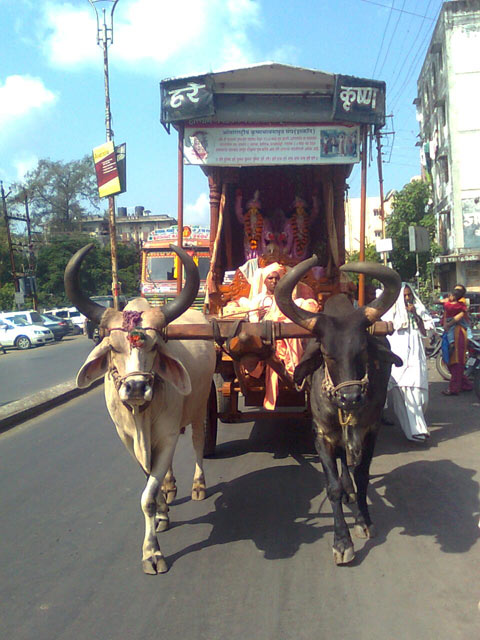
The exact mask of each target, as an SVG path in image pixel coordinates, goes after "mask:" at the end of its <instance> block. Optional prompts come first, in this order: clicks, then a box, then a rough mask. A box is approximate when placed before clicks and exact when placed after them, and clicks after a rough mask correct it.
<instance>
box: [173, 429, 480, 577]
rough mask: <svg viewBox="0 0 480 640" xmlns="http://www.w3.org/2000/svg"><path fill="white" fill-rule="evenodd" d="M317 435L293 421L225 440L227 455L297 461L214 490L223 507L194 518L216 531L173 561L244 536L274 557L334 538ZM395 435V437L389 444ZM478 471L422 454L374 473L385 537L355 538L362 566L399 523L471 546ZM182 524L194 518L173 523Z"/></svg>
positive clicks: (454, 546)
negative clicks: (260, 453)
mask: <svg viewBox="0 0 480 640" xmlns="http://www.w3.org/2000/svg"><path fill="white" fill-rule="evenodd" d="M279 427H280V428H279ZM309 434H310V430H309V429H308V426H305V430H299V431H297V432H296V431H294V430H293V429H291V428H288V425H278V424H276V425H274V426H267V427H266V426H265V424H264V423H261V424H260V423H259V424H258V425H256V427H254V429H253V430H252V432H251V434H250V438H248V439H245V440H236V441H233V442H228V443H225V444H223V445H221V447H220V452H221V454H220V456H221V457H223V458H228V457H235V456H241V455H242V454H244V453H246V452H247V451H249V452H252V451H263V452H265V451H266V452H271V453H272V454H273V457H274V458H286V457H288V456H291V457H293V458H294V459H295V461H296V463H297V464H291V465H290V464H286V465H283V466H278V467H274V468H271V467H270V468H268V469H262V470H259V471H254V472H251V473H248V474H246V475H244V476H242V477H240V478H237V479H234V480H232V481H230V482H228V483H220V484H217V485H215V486H213V487H211V488H209V490H208V494H209V495H210V496H212V495H215V494H217V493H218V494H219V496H218V497H217V498H216V499H215V503H214V507H215V509H214V510H213V511H211V512H210V513H208V514H206V515H205V516H202V517H200V518H197V519H193V520H190V521H188V524H208V525H210V526H211V527H212V530H211V533H210V535H209V537H208V538H207V539H205V540H203V541H201V542H198V543H196V544H193V545H191V546H189V547H187V548H185V549H183V550H182V551H180V552H178V553H177V554H175V555H173V556H172V557H170V558H169V563H171V564H173V563H174V562H175V561H176V560H177V559H179V558H181V557H182V556H184V555H187V554H189V553H193V552H196V551H199V550H201V549H205V548H208V547H212V546H215V545H222V544H227V543H230V542H235V541H239V540H251V541H252V542H253V543H254V544H255V546H256V547H257V549H259V550H260V551H262V552H263V554H264V557H265V558H266V559H269V560H276V559H281V558H290V557H292V556H294V555H295V554H296V552H297V551H298V550H299V548H300V547H301V545H303V544H313V543H314V542H317V541H318V540H319V539H320V538H322V537H324V535H325V534H328V538H329V542H330V543H331V542H333V516H332V512H331V507H330V504H329V503H328V500H327V498H326V494H325V491H324V489H325V482H324V476H323V473H322V471H321V468H320V465H319V463H318V459H317V457H316V456H314V455H312V449H311V441H309ZM300 436H301V437H300ZM389 439H390V438H389V437H388V436H387V438H386V441H387V443H386V447H387V448H388V447H389V444H388V440H389ZM406 444H407V445H408V444H409V443H408V442H407V443H406ZM312 463H314V464H312ZM373 468H374V467H373ZM475 473H476V471H475V470H474V469H466V468H463V467H461V466H459V465H458V464H456V463H454V462H452V461H451V460H437V461H427V460H417V461H414V462H409V463H408V464H404V465H401V466H399V467H397V468H396V469H394V470H392V471H390V472H389V473H387V474H385V475H373V476H372V480H371V483H370V487H369V492H368V495H369V499H370V503H371V515H372V519H373V521H374V522H375V525H376V529H377V537H376V538H374V539H372V540H367V541H365V543H364V542H363V541H358V540H357V541H355V540H354V544H355V546H356V557H355V560H354V562H353V565H359V564H361V563H362V562H363V560H364V559H365V558H366V557H367V556H368V554H369V553H370V551H371V550H372V549H374V548H375V547H376V546H378V545H382V544H383V543H384V542H385V541H386V540H387V538H388V536H389V534H390V533H391V532H392V531H393V530H394V529H400V534H401V535H406V536H412V537H417V536H427V537H432V538H434V539H435V543H436V544H437V545H439V547H440V549H441V551H442V552H444V553H465V552H467V551H468V550H469V549H470V548H471V547H472V545H473V544H474V543H475V542H476V540H477V539H478V537H479V533H480V532H479V529H478V527H477V522H478V512H479V510H480V506H479V499H478V483H477V482H475V481H474V480H473V476H474V475H475ZM322 492H323V495H321V494H322ZM318 497H320V498H321V504H320V508H318V509H317V507H315V510H314V511H312V501H313V500H314V499H317V498H318ZM325 503H326V504H325ZM316 504H318V501H317V502H316ZM344 510H345V514H346V517H347V522H349V523H350V524H352V523H353V519H352V511H351V510H350V509H349V508H345V509H344ZM173 519H175V516H173ZM181 524H187V523H175V524H174V525H173V526H174V527H175V526H180V525H181ZM352 537H353V534H352Z"/></svg>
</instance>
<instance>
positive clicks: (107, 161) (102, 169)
mask: <svg viewBox="0 0 480 640" xmlns="http://www.w3.org/2000/svg"><path fill="white" fill-rule="evenodd" d="M93 162H94V164H95V173H96V174H97V186H98V195H99V197H100V198H105V197H107V196H113V195H115V194H116V193H121V191H122V189H121V186H120V177H119V175H118V167H117V159H116V156H115V149H114V146H113V142H112V141H111V140H110V141H109V142H105V143H104V144H101V145H100V146H99V147H95V148H94V150H93Z"/></svg>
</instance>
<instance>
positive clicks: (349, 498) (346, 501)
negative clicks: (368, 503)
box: [342, 491, 357, 504]
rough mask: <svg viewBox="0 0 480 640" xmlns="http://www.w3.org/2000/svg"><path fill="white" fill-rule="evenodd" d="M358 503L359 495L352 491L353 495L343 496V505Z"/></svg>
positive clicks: (345, 494) (346, 494)
mask: <svg viewBox="0 0 480 640" xmlns="http://www.w3.org/2000/svg"><path fill="white" fill-rule="evenodd" d="M356 501H357V494H356V493H355V492H354V491H352V492H351V493H346V492H345V493H344V494H343V496H342V502H343V504H353V503H354V502H356Z"/></svg>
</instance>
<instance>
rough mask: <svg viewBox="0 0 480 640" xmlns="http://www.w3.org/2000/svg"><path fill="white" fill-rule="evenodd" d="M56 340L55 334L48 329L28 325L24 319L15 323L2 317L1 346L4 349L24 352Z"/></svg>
mask: <svg viewBox="0 0 480 640" xmlns="http://www.w3.org/2000/svg"><path fill="white" fill-rule="evenodd" d="M54 340H55V338H54V337H53V333H52V332H51V331H50V329H47V328H46V327H42V326H41V325H36V324H28V322H25V320H23V319H22V318H17V319H16V322H15V323H13V322H10V320H5V319H4V318H2V317H0V344H2V345H3V346H4V347H16V348H17V349H22V350H24V349H30V347H38V346H41V345H43V344H47V342H54Z"/></svg>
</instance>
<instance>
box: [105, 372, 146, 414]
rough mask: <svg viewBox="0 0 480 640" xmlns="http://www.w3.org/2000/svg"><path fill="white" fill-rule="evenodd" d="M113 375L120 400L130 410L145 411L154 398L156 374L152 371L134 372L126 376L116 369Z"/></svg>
mask: <svg viewBox="0 0 480 640" xmlns="http://www.w3.org/2000/svg"><path fill="white" fill-rule="evenodd" d="M111 375H112V378H113V381H114V384H115V388H116V390H117V392H118V395H119V397H120V400H121V401H122V402H123V404H124V405H125V406H126V407H127V408H128V409H133V408H140V410H142V411H143V410H145V409H146V408H147V407H148V405H149V403H150V402H151V401H152V398H153V390H154V385H155V379H156V374H155V373H153V372H152V371H149V372H144V371H132V372H131V373H128V374H126V375H124V376H121V375H120V374H119V373H118V370H117V369H116V368H113V369H112V370H111Z"/></svg>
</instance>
